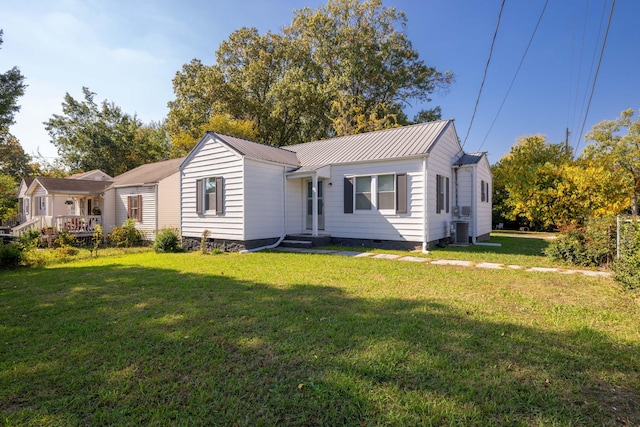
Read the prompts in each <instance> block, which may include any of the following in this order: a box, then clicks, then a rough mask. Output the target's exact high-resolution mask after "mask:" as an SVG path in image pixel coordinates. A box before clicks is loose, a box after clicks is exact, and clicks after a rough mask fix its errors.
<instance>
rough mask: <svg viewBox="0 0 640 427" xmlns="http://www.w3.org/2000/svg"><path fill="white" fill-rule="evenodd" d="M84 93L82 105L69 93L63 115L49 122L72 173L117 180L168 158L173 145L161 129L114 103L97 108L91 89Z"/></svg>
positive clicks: (84, 88)
mask: <svg viewBox="0 0 640 427" xmlns="http://www.w3.org/2000/svg"><path fill="white" fill-rule="evenodd" d="M82 92H83V94H84V101H82V102H80V101H77V100H75V99H74V98H73V97H72V96H71V95H69V94H68V93H67V94H66V95H65V98H64V102H63V103H62V111H63V115H57V114H54V115H53V117H52V118H51V119H49V121H47V122H45V128H46V130H47V131H48V132H49V136H50V137H51V142H52V143H53V144H54V145H55V146H56V147H57V148H58V154H59V155H60V162H61V163H62V164H63V165H64V166H65V167H66V168H68V169H69V171H70V172H79V171H87V170H93V169H100V170H102V171H103V172H105V173H107V174H109V175H111V176H115V175H119V174H121V173H123V172H126V171H128V170H130V169H133V168H135V167H137V166H140V165H142V164H146V163H151V162H155V161H159V160H164V159H166V158H167V156H168V149H169V141H168V137H167V136H166V133H165V132H164V130H163V129H162V126H161V125H159V124H153V123H152V124H151V125H148V126H145V125H143V124H142V122H141V121H140V120H139V119H138V118H137V117H136V116H135V115H133V116H130V115H129V114H126V113H123V112H122V110H121V109H120V107H117V106H116V105H115V104H113V103H110V102H107V101H103V102H102V103H101V104H100V105H98V104H96V102H95V101H94V97H95V95H96V94H95V93H94V92H91V91H90V90H89V89H88V88H86V87H83V88H82Z"/></svg>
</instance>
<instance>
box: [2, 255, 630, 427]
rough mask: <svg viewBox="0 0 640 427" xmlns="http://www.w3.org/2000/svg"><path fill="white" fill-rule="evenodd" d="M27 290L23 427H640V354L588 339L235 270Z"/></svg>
mask: <svg viewBox="0 0 640 427" xmlns="http://www.w3.org/2000/svg"><path fill="white" fill-rule="evenodd" d="M20 277H22V276H20ZM28 280H29V283H26V282H25V283H13V284H11V283H7V282H6V281H3V280H2V278H0V296H1V297H2V298H3V299H4V301H5V303H4V304H2V306H1V307H0V309H1V311H0V333H1V342H0V411H1V412H2V415H3V418H4V420H6V422H7V423H8V424H10V425H12V424H16V425H17V424H44V425H46V424H50V425H88V424H89V425H105V424H112V425H113V424H117V425H126V424H160V425H176V424H183V425H198V424H201V425H234V424H236V423H237V425H276V424H279V425H331V426H335V425H417V424H434V425H537V424H543V425H550V424H553V425H587V424H591V425H593V424H597V425H619V423H621V422H623V423H624V422H628V423H629V425H637V424H639V423H640V412H639V411H638V409H639V408H640V397H639V395H640V394H639V392H640V383H639V379H638V378H639V370H638V369H639V368H638V356H639V353H640V349H639V348H638V347H637V346H630V345H623V344H621V343H619V342H614V341H612V340H611V339H610V338H609V337H608V336H607V335H605V334H602V333H600V332H598V331H595V330H592V329H589V328H583V329H579V330H574V331H569V332H566V333H556V332H548V331H543V330H540V329H536V328H533V327H523V326H520V325H513V324H510V323H499V322H487V321H481V320H479V319H476V318H474V314H473V313H469V312H462V311H459V310H455V309H453V308H451V307H448V306H446V305H443V304H439V303H436V302H433V301H428V300H403V299H369V298H363V297H361V298H354V297H353V296H352V295H349V294H347V293H345V292H344V291H343V290H341V289H339V288H335V287H327V286H322V285H320V284H315V283H299V284H295V285H289V286H286V287H284V286H283V287H276V286H272V285H265V284H261V283H253V282H246V281H238V280H236V279H234V278H232V277H228V276H225V275H224V274H223V273H221V274H219V275H204V274H202V275H200V274H190V273H180V272H175V271H169V270H162V269H153V268H139V267H129V266H126V267H125V266H113V265H112V266H106V267H91V268H65V267H62V268H57V269H53V270H47V269H43V270H34V271H32V272H29V273H28ZM623 425H624V424H623Z"/></svg>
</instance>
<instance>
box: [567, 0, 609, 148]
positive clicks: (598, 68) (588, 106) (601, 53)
mask: <svg viewBox="0 0 640 427" xmlns="http://www.w3.org/2000/svg"><path fill="white" fill-rule="evenodd" d="M615 6H616V0H613V1H612V2H611V10H610V11H609V21H608V22H607V30H606V31H605V32H604V40H602V49H601V50H600V58H599V59H598V67H597V68H596V74H595V76H593V85H591V94H590V95H589V102H588V103H587V112H586V113H585V114H584V119H583V120H582V127H581V128H580V135H579V136H578V141H577V142H576V149H575V153H576V154H577V153H578V146H579V145H580V141H581V140H582V134H583V133H584V125H585V124H586V123H587V117H588V116H589V109H590V108H591V100H592V99H593V93H594V92H595V89H596V81H597V80H598V73H599V72H600V65H602V57H603V56H604V47H605V46H606V45H607V37H608V36H609V29H610V28H611V18H612V17H613V9H614V8H615Z"/></svg>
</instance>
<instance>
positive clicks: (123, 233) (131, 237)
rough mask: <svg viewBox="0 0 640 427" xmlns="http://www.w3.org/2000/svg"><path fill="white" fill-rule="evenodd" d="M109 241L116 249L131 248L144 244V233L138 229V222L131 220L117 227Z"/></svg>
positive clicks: (110, 235)
mask: <svg viewBox="0 0 640 427" xmlns="http://www.w3.org/2000/svg"><path fill="white" fill-rule="evenodd" d="M109 241H110V242H111V244H113V245H115V246H116V247H121V246H122V247H125V248H130V247H132V246H139V245H141V244H142V233H140V230H138V229H137V228H136V221H135V220H134V219H132V218H129V219H128V220H126V221H125V222H124V224H122V226H121V227H115V228H114V229H113V232H112V233H111V234H109Z"/></svg>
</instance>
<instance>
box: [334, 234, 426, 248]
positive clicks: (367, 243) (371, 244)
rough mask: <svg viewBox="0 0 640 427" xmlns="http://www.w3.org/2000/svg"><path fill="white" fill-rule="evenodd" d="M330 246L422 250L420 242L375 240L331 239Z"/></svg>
mask: <svg viewBox="0 0 640 427" xmlns="http://www.w3.org/2000/svg"><path fill="white" fill-rule="evenodd" d="M331 244H333V245H342V246H349V247H354V248H362V247H364V248H378V249H391V250H400V251H412V250H415V249H422V242H407V241H400V240H377V239H349V238H345V237H331Z"/></svg>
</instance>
